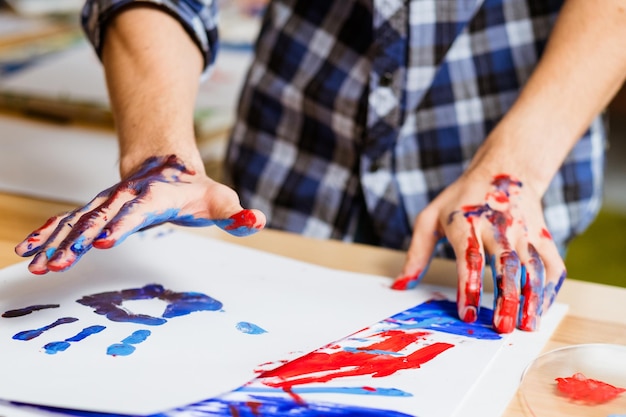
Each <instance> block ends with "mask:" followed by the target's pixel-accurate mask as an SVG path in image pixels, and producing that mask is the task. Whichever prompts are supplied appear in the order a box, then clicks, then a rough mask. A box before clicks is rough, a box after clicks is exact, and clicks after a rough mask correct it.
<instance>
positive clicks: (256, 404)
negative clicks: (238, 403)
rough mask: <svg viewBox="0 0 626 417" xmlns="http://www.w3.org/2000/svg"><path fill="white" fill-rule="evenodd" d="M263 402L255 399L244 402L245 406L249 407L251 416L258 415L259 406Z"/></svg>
mask: <svg viewBox="0 0 626 417" xmlns="http://www.w3.org/2000/svg"><path fill="white" fill-rule="evenodd" d="M262 405H263V404H261V403H260V402H257V401H248V402H246V406H247V407H248V408H249V409H250V412H251V413H252V415H253V416H260V415H261V406H262Z"/></svg>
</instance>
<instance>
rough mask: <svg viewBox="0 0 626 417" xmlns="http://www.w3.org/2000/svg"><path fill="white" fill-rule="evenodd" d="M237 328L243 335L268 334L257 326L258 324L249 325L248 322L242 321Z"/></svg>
mask: <svg viewBox="0 0 626 417" xmlns="http://www.w3.org/2000/svg"><path fill="white" fill-rule="evenodd" d="M236 327H237V330H239V331H240V332H241V333H246V334H263V333H267V330H265V329H263V328H261V327H259V326H257V325H256V324H253V323H249V322H247V321H240V322H239V323H237V326H236Z"/></svg>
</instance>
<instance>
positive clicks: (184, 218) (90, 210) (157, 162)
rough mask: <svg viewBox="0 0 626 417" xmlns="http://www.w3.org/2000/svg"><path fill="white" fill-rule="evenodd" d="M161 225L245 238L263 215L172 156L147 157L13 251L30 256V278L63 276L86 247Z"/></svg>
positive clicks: (261, 222)
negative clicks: (52, 273) (213, 227)
mask: <svg viewBox="0 0 626 417" xmlns="http://www.w3.org/2000/svg"><path fill="white" fill-rule="evenodd" d="M166 222H169V223H174V224H178V225H184V226H210V225H217V226H218V227H220V228H221V229H224V230H226V231H227V232H229V233H231V234H233V235H236V236H247V235H249V234H252V233H255V232H256V231H258V230H260V229H262V228H263V227H264V226H265V215H264V214H263V213H261V212H260V211H258V210H244V209H243V208H242V207H241V205H240V204H239V198H238V196H237V194H236V193H235V191H233V190H232V189H230V188H229V187H227V186H225V185H223V184H220V183H218V182H215V181H213V180H212V179H210V178H209V177H207V176H206V175H203V174H199V173H196V172H194V171H192V170H190V169H188V168H187V167H186V166H185V165H184V163H183V162H182V161H181V160H180V159H179V158H177V157H176V156H175V155H170V156H166V157H153V158H149V159H147V160H146V161H144V163H143V164H142V165H141V166H140V167H139V168H138V169H137V170H136V171H135V172H134V173H133V174H131V175H129V176H128V177H127V178H126V179H124V180H122V181H121V182H119V183H118V184H116V185H114V186H113V187H111V188H109V189H106V190H104V191H102V192H101V193H100V194H98V195H97V196H96V197H95V198H94V199H93V200H92V201H91V202H89V203H88V204H87V205H85V206H84V207H81V208H78V209H76V210H74V211H72V212H69V213H63V214H60V215H58V216H55V217H52V218H50V219H49V220H48V221H47V222H46V224H44V225H43V226H42V227H41V228H39V229H37V230H35V231H34V232H33V233H31V234H30V235H29V236H28V237H27V238H26V239H25V240H24V241H23V242H22V243H20V244H19V245H17V246H16V248H15V252H16V253H17V254H18V255H20V256H24V257H27V256H33V255H34V259H33V261H32V262H31V263H30V265H29V267H28V269H29V270H30V271H31V272H32V273H34V274H45V273H46V272H48V271H64V270H66V269H68V268H70V267H71V266H72V265H74V264H75V263H76V262H77V261H78V260H79V259H80V257H81V256H82V255H84V254H85V253H86V252H87V251H88V250H89V249H91V248H92V247H95V248H98V249H108V248H111V247H113V246H115V245H117V244H119V243H121V242H122V241H123V240H124V239H125V238H126V237H127V236H129V235H130V234H132V233H134V232H137V231H139V230H142V229H146V228H149V227H152V226H156V225H159V224H162V223H166Z"/></svg>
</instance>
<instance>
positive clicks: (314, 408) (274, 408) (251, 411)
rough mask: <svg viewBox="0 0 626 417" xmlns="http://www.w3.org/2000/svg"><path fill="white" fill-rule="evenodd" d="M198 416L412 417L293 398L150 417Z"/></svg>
mask: <svg viewBox="0 0 626 417" xmlns="http://www.w3.org/2000/svg"><path fill="white" fill-rule="evenodd" d="M179 415H198V416H203V417H233V416H237V417H415V416H411V415H409V414H405V413H401V412H398V411H392V410H381V409H375V408H366V407H359V406H352V405H344V404H333V403H301V402H298V401H296V400H294V399H293V398H278V397H265V396H251V397H250V398H248V399H246V400H243V401H235V400H228V399H220V398H215V399H209V400H206V401H202V402H199V403H196V404H191V405H188V406H185V407H181V408H177V409H175V410H172V411H170V412H166V413H161V414H154V415H152V416H150V417H174V416H179Z"/></svg>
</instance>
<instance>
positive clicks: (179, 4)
mask: <svg viewBox="0 0 626 417" xmlns="http://www.w3.org/2000/svg"><path fill="white" fill-rule="evenodd" d="M139 3H145V4H148V5H153V6H155V7H157V8H159V9H161V10H163V11H164V12H166V13H169V14H170V15H172V16H173V17H174V18H176V19H177V20H178V21H179V22H180V24H181V25H182V26H183V28H185V30H186V31H187V33H188V34H189V36H191V37H192V39H193V40H194V42H195V43H196V44H197V45H198V47H199V48H200V50H201V52H202V55H203V57H204V74H203V75H204V77H206V76H207V75H208V72H209V70H210V68H211V67H212V65H213V63H214V61H215V56H216V54H217V49H218V33H217V5H216V1H215V0H86V2H85V5H84V6H83V9H82V13H81V24H82V27H83V30H84V31H85V34H86V35H87V38H88V39H89V41H90V42H91V43H92V45H93V47H94V49H95V50H96V53H97V54H98V56H101V53H102V43H103V40H104V33H105V31H106V26H107V23H108V22H109V20H110V19H111V17H112V16H114V15H115V14H116V13H118V12H119V11H120V10H122V9H123V8H125V7H127V6H129V5H136V4H139Z"/></svg>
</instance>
